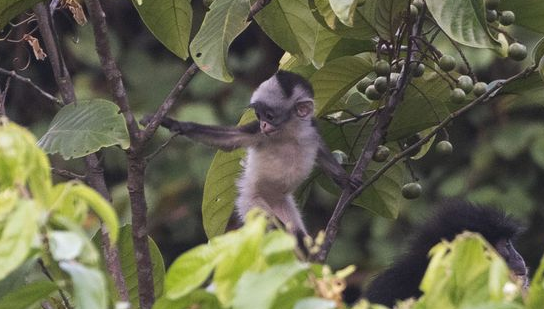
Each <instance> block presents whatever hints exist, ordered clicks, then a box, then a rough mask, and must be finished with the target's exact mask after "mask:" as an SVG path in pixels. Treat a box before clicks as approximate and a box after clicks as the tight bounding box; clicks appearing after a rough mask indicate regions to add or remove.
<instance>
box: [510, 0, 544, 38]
mask: <svg viewBox="0 0 544 309" xmlns="http://www.w3.org/2000/svg"><path fill="white" fill-rule="evenodd" d="M499 9H500V10H501V11H503V10H510V11H513V12H514V13H515V14H516V23H515V25H516V26H523V27H526V28H528V29H531V30H533V31H536V32H540V33H544V18H542V12H544V1H541V0H508V1H501V3H500V6H499Z"/></svg>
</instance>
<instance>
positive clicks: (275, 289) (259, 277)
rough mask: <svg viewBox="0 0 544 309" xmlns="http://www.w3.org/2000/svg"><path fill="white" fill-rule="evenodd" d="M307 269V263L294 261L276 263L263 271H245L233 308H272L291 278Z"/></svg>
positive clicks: (237, 288) (239, 283) (238, 285)
mask: <svg viewBox="0 0 544 309" xmlns="http://www.w3.org/2000/svg"><path fill="white" fill-rule="evenodd" d="M307 269H308V265H307V264H303V263H301V262H298V261H294V262H292V263H289V264H280V265H274V266H272V267H270V268H268V269H267V270H265V271H264V272H262V273H255V272H249V271H248V272H245V273H244V275H243V276H242V277H241V278H240V281H238V284H237V286H236V293H235V295H234V299H233V308H235V309H254V308H259V309H268V308H271V307H272V305H273V304H274V301H275V299H276V298H277V297H278V296H279V294H280V291H281V289H282V288H283V287H284V286H285V285H286V284H287V283H288V282H289V280H291V279H292V278H293V277H294V276H296V275H297V274H299V273H301V272H303V271H305V270H307Z"/></svg>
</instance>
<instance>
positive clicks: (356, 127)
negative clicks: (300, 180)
mask: <svg viewBox="0 0 544 309" xmlns="http://www.w3.org/2000/svg"><path fill="white" fill-rule="evenodd" d="M320 129H321V132H322V136H323V139H324V140H325V141H326V142H327V144H328V145H329V147H330V148H331V149H333V150H337V149H339V150H341V151H343V152H344V153H346V154H348V155H349V160H350V161H351V162H353V161H354V160H355V158H357V157H358V156H359V154H360V153H361V151H362V148H363V147H364V144H365V143H366V140H367V139H368V136H369V134H370V130H371V129H372V128H371V126H370V125H367V126H366V127H364V128H363V129H361V125H360V124H358V123H351V124H345V125H343V126H342V127H339V126H336V125H333V124H329V123H322V126H320ZM387 146H388V147H389V148H390V149H391V150H392V152H393V153H394V152H395V151H397V149H398V146H396V145H395V144H388V145H387ZM381 166H382V164H380V163H376V162H371V163H370V165H369V166H368V168H367V170H366V172H365V178H364V179H366V178H368V177H370V176H371V175H372V174H374V173H375V172H376V171H378V170H379V169H380V167H381ZM403 176H404V168H403V164H402V163H396V164H395V165H393V166H392V167H391V168H390V169H389V170H388V171H387V172H385V173H384V174H383V175H382V176H381V177H380V178H379V179H378V180H377V181H376V182H374V183H373V184H372V185H371V186H370V187H368V188H367V189H365V190H364V191H363V192H362V193H361V195H359V196H358V197H357V198H356V199H355V200H354V201H353V204H355V205H357V206H361V207H363V208H365V209H368V210H370V211H371V212H373V213H375V214H377V215H379V216H382V217H385V218H396V217H397V216H398V212H399V208H400V203H401V201H402V196H401V192H400V188H401V186H402V184H403V179H404V177H403ZM318 181H319V184H320V185H321V186H322V187H323V188H324V189H326V190H327V191H329V192H331V193H333V194H335V195H339V193H340V191H339V189H338V187H337V186H336V185H334V184H333V183H332V182H331V181H330V180H329V179H326V178H324V177H320V178H319V180H318Z"/></svg>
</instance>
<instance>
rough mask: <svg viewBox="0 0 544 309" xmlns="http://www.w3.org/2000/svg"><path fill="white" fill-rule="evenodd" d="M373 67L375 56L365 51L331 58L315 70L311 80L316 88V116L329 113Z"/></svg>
mask: <svg viewBox="0 0 544 309" xmlns="http://www.w3.org/2000/svg"><path fill="white" fill-rule="evenodd" d="M373 69H374V67H373V57H372V56H371V54H366V53H365V54H361V55H360V56H346V57H341V58H337V59H334V60H331V61H330V62H327V64H325V66H323V67H322V68H321V69H319V70H318V71H317V72H315V73H314V74H313V75H312V77H311V78H310V82H311V83H312V85H313V87H314V89H315V97H314V99H315V102H316V111H315V112H316V117H321V116H323V115H326V114H327V113H329V112H330V111H329V107H330V106H332V105H334V104H335V103H336V101H338V100H339V99H340V98H341V97H342V96H343V95H344V94H345V93H346V92H347V91H348V90H349V89H350V88H351V87H353V86H354V85H355V84H356V83H357V82H358V81H359V80H361V79H362V78H363V77H365V76H366V75H367V74H368V73H370V72H371V71H373Z"/></svg>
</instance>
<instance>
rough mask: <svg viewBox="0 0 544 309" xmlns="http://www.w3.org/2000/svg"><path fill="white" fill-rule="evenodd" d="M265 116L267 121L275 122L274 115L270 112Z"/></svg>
mask: <svg viewBox="0 0 544 309" xmlns="http://www.w3.org/2000/svg"><path fill="white" fill-rule="evenodd" d="M264 116H265V117H266V119H267V120H274V115H272V113H270V112H267V113H266V114H264Z"/></svg>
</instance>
